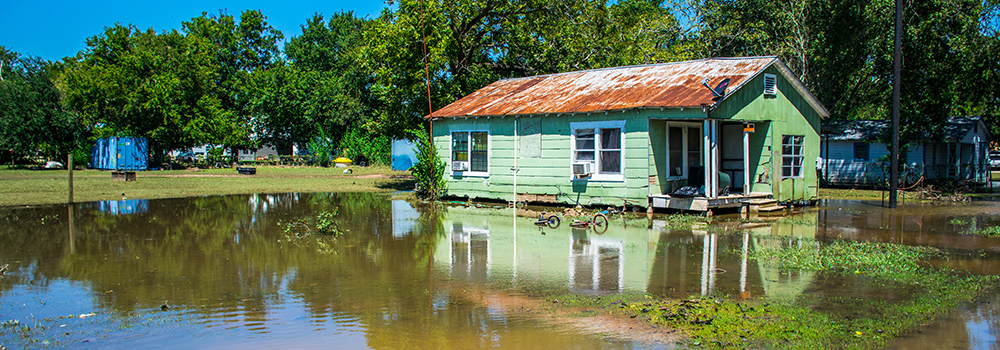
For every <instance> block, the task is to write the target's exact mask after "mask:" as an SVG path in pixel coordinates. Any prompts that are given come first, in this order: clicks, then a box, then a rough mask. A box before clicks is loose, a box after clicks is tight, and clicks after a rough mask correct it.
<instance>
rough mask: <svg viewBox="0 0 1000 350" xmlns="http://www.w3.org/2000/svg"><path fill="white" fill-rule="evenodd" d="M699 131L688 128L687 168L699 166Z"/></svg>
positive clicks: (700, 139)
mask: <svg viewBox="0 0 1000 350" xmlns="http://www.w3.org/2000/svg"><path fill="white" fill-rule="evenodd" d="M701 141H702V138H701V129H698V128H690V127H689V128H688V136H687V146H688V149H687V151H688V164H687V165H688V167H693V166H700V165H701Z"/></svg>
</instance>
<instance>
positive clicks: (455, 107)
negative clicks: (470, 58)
mask: <svg viewBox="0 0 1000 350" xmlns="http://www.w3.org/2000/svg"><path fill="white" fill-rule="evenodd" d="M775 62H778V63H779V64H778V66H779V70H780V71H782V73H783V75H785V76H786V78H790V79H789V80H793V85H794V84H798V85H799V86H797V87H796V89H797V90H799V91H800V92H802V91H804V88H802V87H801V83H800V82H798V79H795V77H794V76H789V75H790V74H791V72H790V71H788V68H787V67H785V66H784V64H782V63H780V61H779V60H778V59H777V58H776V57H773V56H770V57H747V58H709V59H700V60H694V61H684V62H674V63H664V64H651V65H642V66H629V67H615V68H604V69H593V70H585V71H578V72H569V73H558V74H550V75H540V76H533V77H525V78H514V79H504V80H499V81H496V82H494V83H492V84H490V85H488V86H486V87H484V88H482V89H479V90H478V91H476V92H473V93H472V94H470V95H468V96H465V97H463V98H461V99H459V100H458V101H455V102H453V103H452V104H450V105H447V106H445V107H444V108H441V109H439V110H437V111H435V112H434V113H431V115H429V116H428V118H447V117H463V116H501V115H531V114H555V113H581V112H584V113H585V112H601V111H617V110H626V109H635V108H665V107H692V108H695V107H697V108H700V107H702V106H703V105H710V104H712V103H713V101H712V93H711V91H710V90H709V89H708V88H706V87H705V86H704V85H702V80H703V79H705V78H708V81H709V85H711V86H713V87H714V86H715V84H718V83H719V82H720V81H722V79H724V78H729V79H730V83H729V89H727V95H728V94H730V93H732V92H733V91H736V90H738V89H739V88H740V87H742V86H743V84H745V83H746V82H748V81H750V80H751V79H753V78H754V77H755V76H756V75H758V74H760V73H761V72H762V71H763V70H764V69H765V68H767V67H769V66H771V65H772V64H774V63H775ZM805 93H806V94H807V95H808V96H807V99H812V100H815V99H814V98H813V97H812V96H811V94H809V93H808V91H806V92H805ZM812 102H815V103H816V104H815V105H814V107H816V106H818V110H821V112H820V114H821V115H824V116H825V114H826V113H825V112H826V110H825V109H823V107H822V106H820V105H818V101H811V103H812Z"/></svg>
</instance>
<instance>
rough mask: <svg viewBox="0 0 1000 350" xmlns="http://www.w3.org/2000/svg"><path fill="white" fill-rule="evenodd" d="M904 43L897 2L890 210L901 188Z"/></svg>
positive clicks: (897, 2) (901, 13)
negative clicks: (900, 90)
mask: <svg viewBox="0 0 1000 350" xmlns="http://www.w3.org/2000/svg"><path fill="white" fill-rule="evenodd" d="M902 41H903V1H902V0H896V45H895V46H896V47H895V49H894V51H893V55H892V153H891V154H892V156H891V158H890V160H891V161H890V164H889V167H890V169H889V208H895V207H896V190H897V188H898V187H899V184H898V183H897V182H898V179H899V89H900V80H902V75H901V74H900V73H901V71H902V69H901V64H900V61H902V53H901V52H900V51H902V50H901V48H900V46H902Z"/></svg>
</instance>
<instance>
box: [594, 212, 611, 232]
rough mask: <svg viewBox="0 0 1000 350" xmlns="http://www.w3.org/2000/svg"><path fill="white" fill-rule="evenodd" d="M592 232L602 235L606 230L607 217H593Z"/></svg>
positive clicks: (599, 215) (598, 214) (602, 215)
mask: <svg viewBox="0 0 1000 350" xmlns="http://www.w3.org/2000/svg"><path fill="white" fill-rule="evenodd" d="M593 222H594V232H596V233H597V234H602V233H604V231H607V230H608V216H607V215H604V214H602V213H597V214H596V215H594V221H593Z"/></svg>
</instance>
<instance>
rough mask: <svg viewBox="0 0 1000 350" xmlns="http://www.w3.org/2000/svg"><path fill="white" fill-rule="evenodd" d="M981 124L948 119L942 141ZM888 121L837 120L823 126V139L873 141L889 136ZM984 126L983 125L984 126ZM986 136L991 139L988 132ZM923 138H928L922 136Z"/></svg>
mask: <svg viewBox="0 0 1000 350" xmlns="http://www.w3.org/2000/svg"><path fill="white" fill-rule="evenodd" d="M981 122H982V117H981V116H963V117H949V118H948V121H947V122H945V124H944V135H943V137H944V140H945V141H956V140H960V139H962V138H963V137H965V135H966V134H968V133H969V132H973V131H974V130H975V128H977V127H979V124H980V123H981ZM889 123H890V121H888V120H839V121H831V122H828V123H824V124H823V134H825V135H824V136H823V137H824V138H826V139H828V140H830V141H851V140H854V141H873V140H875V139H876V138H878V137H881V136H888V135H889V132H890V131H889V127H890V124H889ZM984 125H985V124H984ZM984 130H986V131H987V135H988V136H990V138H991V139H992V135H991V134H990V133H989V130H988V129H986V128H985V127H984ZM923 138H925V139H927V138H930V135H924V136H923Z"/></svg>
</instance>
